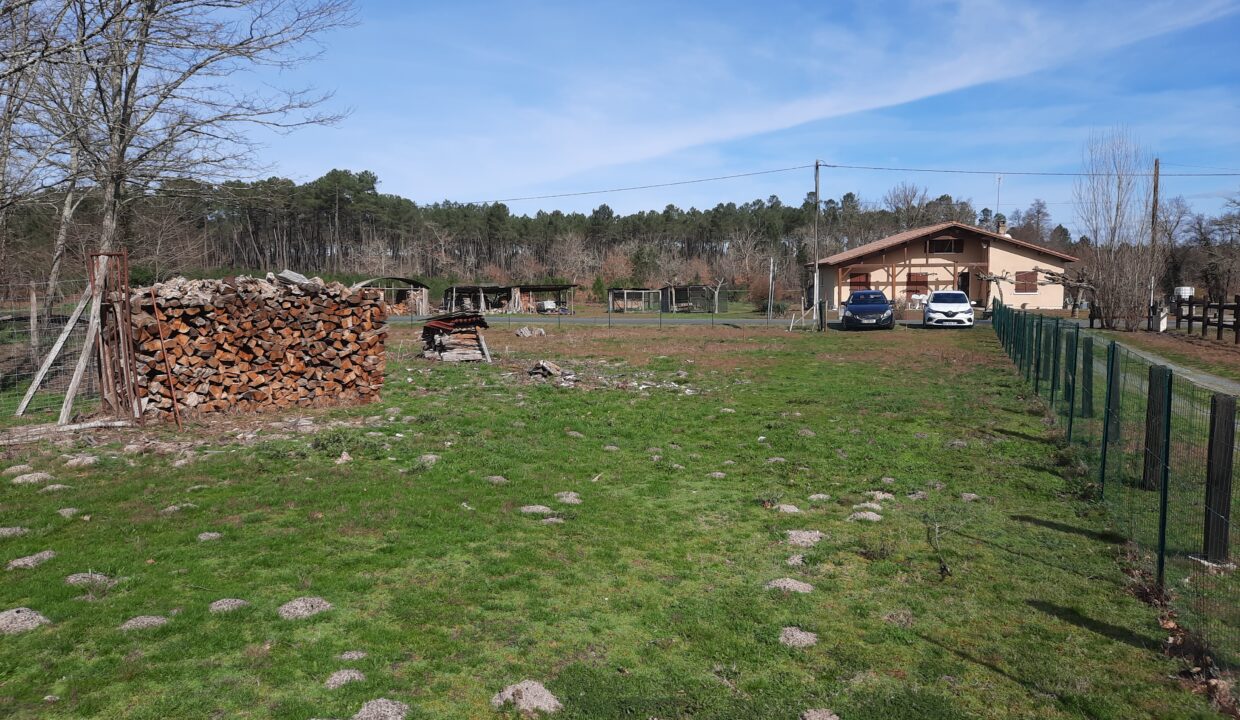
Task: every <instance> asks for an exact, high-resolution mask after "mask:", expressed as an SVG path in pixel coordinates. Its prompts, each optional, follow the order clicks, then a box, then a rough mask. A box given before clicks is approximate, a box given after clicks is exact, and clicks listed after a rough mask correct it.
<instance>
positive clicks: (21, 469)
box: [0, 465, 34, 477]
mask: <svg viewBox="0 0 1240 720" xmlns="http://www.w3.org/2000/svg"><path fill="white" fill-rule="evenodd" d="M29 472H34V468H32V467H30V466H29V465H14V466H12V467H8V468H5V469H4V472H0V477H13V476H14V475H25V474H26V473H29Z"/></svg>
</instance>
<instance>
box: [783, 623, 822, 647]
mask: <svg viewBox="0 0 1240 720" xmlns="http://www.w3.org/2000/svg"><path fill="white" fill-rule="evenodd" d="M779 642H780V644H783V645H787V646H788V647H792V648H807V647H813V646H814V645H817V644H818V634H817V633H812V632H808V631H806V630H802V629H801V628H799V627H786V628H784V629H783V630H781V631H780V633H779Z"/></svg>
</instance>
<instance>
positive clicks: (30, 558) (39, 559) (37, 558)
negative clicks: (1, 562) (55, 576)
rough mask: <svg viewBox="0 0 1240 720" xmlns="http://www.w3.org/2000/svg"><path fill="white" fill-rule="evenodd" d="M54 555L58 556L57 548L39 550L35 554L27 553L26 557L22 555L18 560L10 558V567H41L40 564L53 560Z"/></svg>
mask: <svg viewBox="0 0 1240 720" xmlns="http://www.w3.org/2000/svg"><path fill="white" fill-rule="evenodd" d="M54 557H56V551H55V550H44V551H42V552H37V553H35V554H34V555H27V556H26V557H20V558H17V559H16V560H10V561H9V565H8V569H9V570H30V569H32V568H37V567H39V566H40V565H42V564H43V563H45V562H47V561H48V560H51V559H52V558H54Z"/></svg>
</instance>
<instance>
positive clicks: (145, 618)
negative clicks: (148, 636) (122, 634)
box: [120, 615, 168, 632]
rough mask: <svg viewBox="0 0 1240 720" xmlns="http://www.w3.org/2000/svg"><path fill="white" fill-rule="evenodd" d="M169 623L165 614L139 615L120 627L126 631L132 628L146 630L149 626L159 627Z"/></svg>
mask: <svg viewBox="0 0 1240 720" xmlns="http://www.w3.org/2000/svg"><path fill="white" fill-rule="evenodd" d="M167 624H168V618H166V617H164V616H163V615H139V616H138V617H135V618H129V619H128V620H126V621H125V622H124V623H123V624H122V625H121V627H120V629H121V630H124V631H126V632H128V631H130V630H146V629H148V628H157V627H160V626H163V625H167Z"/></svg>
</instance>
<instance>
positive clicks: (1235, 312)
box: [1231, 295, 1240, 345]
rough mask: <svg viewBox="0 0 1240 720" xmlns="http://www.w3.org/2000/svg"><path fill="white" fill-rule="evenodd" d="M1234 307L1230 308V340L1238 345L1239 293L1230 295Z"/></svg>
mask: <svg viewBox="0 0 1240 720" xmlns="http://www.w3.org/2000/svg"><path fill="white" fill-rule="evenodd" d="M1231 300H1232V302H1234V303H1235V307H1233V308H1232V309H1231V334H1232V342H1234V343H1235V344H1236V345H1240V295H1236V296H1234V297H1232V299H1231Z"/></svg>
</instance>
